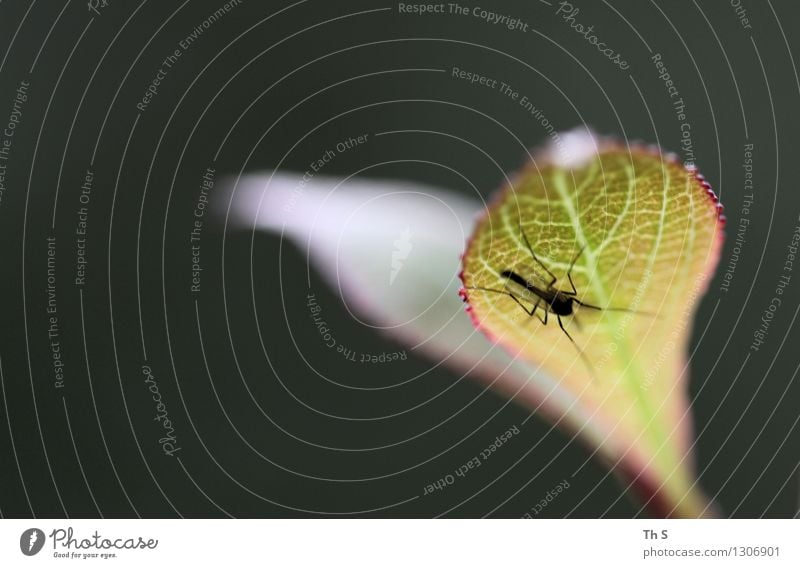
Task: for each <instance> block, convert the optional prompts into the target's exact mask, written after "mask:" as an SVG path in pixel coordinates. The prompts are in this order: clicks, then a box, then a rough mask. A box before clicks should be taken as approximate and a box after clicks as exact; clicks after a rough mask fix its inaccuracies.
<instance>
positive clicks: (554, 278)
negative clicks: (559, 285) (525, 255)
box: [519, 223, 558, 288]
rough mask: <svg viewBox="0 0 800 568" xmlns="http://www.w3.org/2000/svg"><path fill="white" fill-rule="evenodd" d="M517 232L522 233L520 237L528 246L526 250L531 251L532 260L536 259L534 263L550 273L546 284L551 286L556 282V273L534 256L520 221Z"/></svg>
mask: <svg viewBox="0 0 800 568" xmlns="http://www.w3.org/2000/svg"><path fill="white" fill-rule="evenodd" d="M519 232H520V233H521V234H522V239H523V240H524V241H525V246H527V247H528V251H530V253H531V256H532V257H533V260H535V261H536V263H537V264H538V265H539V266H541V267H542V268H543V269H544V271H545V272H547V273H548V274H549V275H550V278H551V279H552V280H550V284H548V285H547V287H548V288H552V286H553V284H555V283H556V281H557V280H558V278H556V275H555V274H553V273H552V272H550V269H549V268H547V267H546V266H545V265H544V263H543V262H542V261H541V260H539V258H538V257H537V256H536V253H535V252H533V247H532V246H531V243H530V242H528V236H527V235H526V234H525V231H524V230H522V223H520V225H519Z"/></svg>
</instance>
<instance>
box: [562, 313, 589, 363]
mask: <svg viewBox="0 0 800 568" xmlns="http://www.w3.org/2000/svg"><path fill="white" fill-rule="evenodd" d="M557 317H558V326H559V327H560V328H561V331H563V332H564V335H566V336H567V339H569V340H570V341H571V342H572V344H573V345H574V346H575V349H577V350H578V355H580V356H581V359H583V362H584V364H585V365H586V367H587V368H588V369H589V372H590V373H591V374H592V376H596V374H595V372H594V368H593V367H592V364H591V363H590V362H589V359H588V358H587V357H586V354H585V353H584V352H583V350H582V349H581V348H580V347H578V344H577V343H575V340H574V339H572V336H571V335H570V334H569V332H568V331H567V330H566V328H564V322H562V321H561V316H560V315H558V316H557Z"/></svg>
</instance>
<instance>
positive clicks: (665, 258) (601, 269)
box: [462, 141, 724, 517]
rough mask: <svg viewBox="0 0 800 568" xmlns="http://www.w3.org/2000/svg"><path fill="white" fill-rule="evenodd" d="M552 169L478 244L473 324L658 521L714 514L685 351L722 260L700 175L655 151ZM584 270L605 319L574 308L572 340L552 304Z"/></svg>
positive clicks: (627, 150) (468, 266)
mask: <svg viewBox="0 0 800 568" xmlns="http://www.w3.org/2000/svg"><path fill="white" fill-rule="evenodd" d="M545 162H546V163H542V162H541V161H540V162H539V163H537V164H534V165H530V166H528V167H526V168H525V169H524V170H523V171H522V172H521V173H520V174H519V175H518V176H517V177H516V178H515V179H514V180H513V181H512V183H511V184H510V185H508V186H507V187H505V188H504V189H503V190H502V191H500V192H499V194H498V196H497V197H496V199H495V200H494V201H493V202H492V203H491V205H490V206H489V208H488V211H487V214H486V215H485V216H484V217H483V218H482V219H481V220H480V221H479V223H478V225H477V228H476V229H475V231H474V233H473V236H472V239H471V241H470V243H469V245H468V248H467V250H466V252H465V254H464V257H463V272H462V280H463V283H464V288H465V290H464V291H463V292H462V294H463V296H464V299H465V301H466V302H467V303H468V304H469V307H468V311H469V312H470V314H471V316H472V318H473V322H474V323H475V325H476V326H477V327H478V328H479V329H480V330H481V331H483V332H484V333H485V334H486V335H488V336H489V337H490V339H492V340H494V341H496V342H497V343H499V344H500V345H502V346H503V347H504V348H505V349H506V350H508V351H509V352H510V353H511V354H512V355H514V356H516V357H519V358H522V359H524V360H526V361H527V362H528V363H531V364H533V365H534V368H536V367H540V369H541V370H543V371H544V372H545V373H546V374H547V375H549V377H550V378H551V379H552V380H553V381H555V384H556V386H555V388H552V389H551V390H550V391H549V392H548V394H546V395H545V396H543V397H542V401H541V403H542V408H543V410H544V411H545V412H546V413H547V414H549V415H550V417H551V418H554V419H557V420H559V421H560V423H561V424H562V425H566V426H567V427H568V428H570V429H571V430H572V431H574V432H579V433H580V434H581V435H582V437H583V439H584V440H585V441H587V442H588V443H589V444H590V445H591V446H592V447H593V448H596V449H597V450H598V451H599V453H600V455H601V456H603V457H605V458H606V459H607V460H608V461H609V462H610V464H611V467H612V469H613V470H614V471H615V472H616V473H623V474H624V476H625V477H626V478H627V479H629V480H631V481H632V482H633V487H634V488H638V489H643V488H644V492H645V493H646V494H647V495H646V496H647V497H648V498H649V499H650V505H651V508H652V510H654V511H657V514H664V515H674V516H688V517H695V516H701V515H704V514H709V510H708V509H709V507H707V505H708V503H707V502H706V501H705V499H704V498H703V496H702V494H701V493H700V492H699V490H698V488H697V485H696V482H695V479H694V474H693V471H692V470H693V463H692V462H693V460H692V456H691V445H692V441H691V440H692V435H691V415H690V412H689V405H688V401H687V388H686V383H687V380H688V366H687V347H688V340H689V333H690V331H691V329H692V321H693V318H694V315H695V311H696V307H697V304H698V300H699V299H700V297H701V296H702V295H703V293H704V292H705V290H706V288H707V286H708V282H709V279H710V277H711V275H712V274H713V271H714V268H715V267H716V264H717V260H718V257H719V250H720V246H721V243H722V227H723V224H724V218H723V217H722V216H721V206H720V205H719V204H718V202H717V199H716V197H715V196H714V194H713V192H712V191H711V189H710V187H709V186H708V184H707V183H706V182H705V181H704V180H703V178H702V176H700V175H699V174H697V172H696V170H695V169H694V168H693V167H684V165H683V164H681V163H679V161H678V160H677V158H676V157H675V156H673V155H668V154H662V153H661V152H659V151H658V150H657V149H655V148H651V147H647V148H645V147H639V146H637V147H626V146H622V145H620V144H615V143H613V142H609V141H603V142H601V143H599V145H598V146H597V147H593V148H592V151H591V152H589V153H588V154H587V155H584V156H582V157H581V159H580V160H579V161H576V160H574V159H573V160H571V162H570V161H568V162H565V163H560V164H559V163H558V160H555V159H552V158H551V159H548V160H546V161H545ZM526 239H527V242H528V243H530V249H529V248H528V246H527V244H526ZM531 249H532V250H531ZM578 253H580V254H578ZM534 254H535V256H536V258H538V259H539V260H540V261H541V264H540V263H538V262H537V261H536V260H535V259H534V257H533V255H534ZM573 259H575V264H574V266H573V267H572V270H571V272H569V275H571V277H572V280H573V282H574V285H575V290H576V291H577V293H576V295H575V296H574V298H576V299H577V300H579V301H580V302H583V303H584V304H589V305H593V306H597V307H600V308H603V309H600V310H598V309H591V308H588V307H585V306H581V305H579V304H578V303H575V302H573V303H572V306H571V307H572V308H573V310H574V312H573V314H571V315H563V316H562V317H561V320H562V322H563V325H564V328H565V330H566V333H565V331H563V330H562V329H561V328H560V327H559V323H558V317H557V315H556V314H555V313H554V312H553V310H555V309H556V305H555V304H554V305H552V306H551V307H549V308H548V310H545V305H546V304H547V301H546V300H548V299H550V300H552V299H553V298H552V297H548V296H547V292H548V290H549V291H550V292H551V296H552V295H553V294H552V292H553V291H559V292H560V293H561V294H560V295H559V296H558V300H556V301H559V300H561V301H562V303H563V302H566V303H567V304H568V303H569V302H568V300H567V299H568V298H569V296H566V295H564V293H567V292H571V291H572V286H571V285H570V281H569V275H568V271H569V268H570V263H571V262H572V261H573ZM547 270H549V271H550V272H552V273H553V276H555V277H556V279H557V280H556V282H555V283H553V284H552V287H551V288H548V284H549V282H550V281H551V280H552V277H551V276H549V274H548V272H547ZM503 271H513V272H514V273H515V274H517V275H519V276H521V277H522V278H523V279H525V280H527V281H528V282H529V283H530V284H532V285H534V286H536V288H537V289H538V291H539V292H538V293H537V292H536V291H532V290H530V289H526V288H525V287H523V286H521V285H519V284H518V283H514V282H512V281H511V280H510V279H509V278H507V277H504V276H503V275H502V274H501V273H502V272H503ZM487 289H488V290H496V291H497V292H492V291H488V290H487ZM500 292H510V293H512V294H513V295H514V296H515V297H516V298H517V299H518V300H519V301H520V302H521V304H522V305H523V306H524V307H525V308H527V309H528V310H530V309H532V308H533V306H534V305H535V304H536V301H537V300H539V299H540V298H541V297H542V296H544V299H543V300H542V301H540V302H539V307H538V309H536V311H535V313H534V315H533V316H531V315H529V314H528V313H526V312H525V310H524V309H523V307H522V306H520V304H519V303H517V302H516V301H515V299H514V298H512V297H511V296H509V295H508V294H504V293H500ZM542 292H544V293H542ZM564 305H566V304H564ZM608 308H611V309H608ZM626 310H631V311H626ZM546 311H549V312H550V313H548V314H546ZM545 315H547V316H548V318H547V325H543V324H542V322H541V321H539V319H538V318H539V317H542V318H544V317H545ZM567 333H568V334H569V335H570V336H571V337H572V338H573V339H574V343H573V342H571V341H570V339H569V337H568V336H567ZM531 380H535V378H532V379H531ZM658 511H660V513H658Z"/></svg>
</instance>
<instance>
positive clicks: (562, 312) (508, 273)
mask: <svg viewBox="0 0 800 568" xmlns="http://www.w3.org/2000/svg"><path fill="white" fill-rule="evenodd" d="M519 231H520V234H521V235H522V240H523V241H524V242H525V246H526V247H527V248H528V251H529V252H530V254H531V258H533V260H534V262H536V264H538V265H539V266H540V267H541V268H542V269H543V270H544V271H545V272H546V273H547V275H548V276H549V277H550V280H549V281H548V282H547V284H546V285H545V286H543V287H542V286H538V285H537V284H536V283H534V282H533V281H532V280H530V279H528V278H525V277H523V276H520V274H519V273H517V272H515V271H513V270H510V269H506V270H499V271H498V274H499V275H500V277H501V278H504V279H505V280H506V286H507V287H508V288H511V289H512V290H513V289H514V288H513V287H512V286H509V283H513V284H514V285H515V286H516V287H517V289H518V290H520V291H521V292H522V295H524V296H526V299H527V300H528V301H530V302H531V303H532V304H533V307H532V308H528V307H526V306H525V304H523V303H522V300H520V298H518V297H517V295H516V294H514V293H513V292H512V291H509V290H508V289H506V290H497V289H495V288H485V287H481V286H466V287H465V288H466V289H467V290H482V291H484V292H495V293H497V294H504V295H506V296H509V297H510V298H511V299H512V300H514V301H515V302H516V303H517V304H519V306H520V307H521V308H522V309H523V311H524V312H525V313H526V314H528V315H529V316H530V317H533V316H536V318H537V319H538V320H539V321H540V322H542V324H544V325H547V323H548V321H549V314H551V313H552V314H553V315H555V316H556V319H557V320H558V326H559V327H560V328H561V331H563V332H564V335H566V336H567V339H569V340H570V341H571V342H572V344H573V345H574V346H575V349H577V351H578V353H579V354H580V356H581V358H582V359H583V361H584V363H585V364H586V366H587V367H588V368H589V370H590V372H591V373H592V374H593V375H594V374H595V373H594V369H593V368H592V365H591V363H590V362H589V360H588V358H587V357H586V354H585V353H584V352H583V350H582V349H581V348H580V347H579V346H578V344H577V343H576V342H575V340H574V339H573V337H572V335H570V333H569V332H568V331H567V329H566V328H565V327H564V321H563V320H562V317H566V316H573V321H574V322H575V324H576V325H577V326H578V329H580V323H579V322H578V319H577V318H576V317H575V306H581V307H584V308H588V309H591V310H598V311H606V310H608V311H622V312H633V313H643V312H634V311H633V310H629V309H627V308H612V307H609V308H602V307H600V306H595V305H592V304H588V303H586V302H584V301H582V300H579V299H578V298H577V296H578V290H577V288H575V282H573V281H572V269H573V268H574V267H575V263H576V262H577V261H578V259H579V258H580V256H581V254H583V250H584V248H585V245H584V246H582V247H581V248H580V249H579V250H578V253H577V254H576V255H575V256H574V257H573V259H572V262H570V263H569V269H568V270H567V280H569V284H570V286H571V288H572V290H561V289H560V288H558V287H556V284H557V282H558V278H557V277H556V275H555V274H553V272H552V271H551V270H550V269H549V268H547V266H546V265H545V264H544V263H543V262H542V261H541V260H539V258H538V257H537V256H536V253H535V252H533V247H532V246H531V244H530V242H529V241H528V237H527V236H526V235H525V231H523V230H522V225H520V227H519ZM540 308H541V309H542V311H543V312H544V316H542V315H540V314H539V313H538V312H537V310H539V309H540Z"/></svg>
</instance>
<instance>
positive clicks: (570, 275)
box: [564, 245, 586, 296]
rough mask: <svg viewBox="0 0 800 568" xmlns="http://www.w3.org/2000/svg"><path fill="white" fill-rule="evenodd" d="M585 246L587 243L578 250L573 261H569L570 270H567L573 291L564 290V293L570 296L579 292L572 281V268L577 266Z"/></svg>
mask: <svg viewBox="0 0 800 568" xmlns="http://www.w3.org/2000/svg"><path fill="white" fill-rule="evenodd" d="M585 248H586V245H583V246H582V247H581V248H580V250H579V251H578V254H576V255H575V258H573V259H572V262H570V263H569V270H567V278H568V279H569V284H570V286H572V292H564V294H567V295H568V296H575V295H576V294H577V293H578V290H577V288H575V282H573V281H572V269H573V268H575V263H576V262H577V261H578V258H580V256H581V254H582V253H583V249H585Z"/></svg>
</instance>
